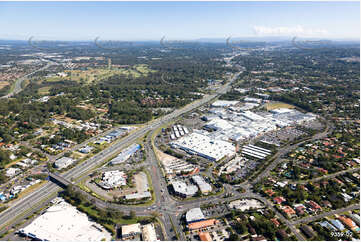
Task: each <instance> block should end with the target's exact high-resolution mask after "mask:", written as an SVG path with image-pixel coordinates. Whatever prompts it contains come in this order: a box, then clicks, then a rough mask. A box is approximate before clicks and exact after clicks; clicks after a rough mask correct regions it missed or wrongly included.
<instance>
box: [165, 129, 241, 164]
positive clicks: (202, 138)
mask: <svg viewBox="0 0 361 242" xmlns="http://www.w3.org/2000/svg"><path fill="white" fill-rule="evenodd" d="M171 146H172V147H174V148H179V149H182V150H184V151H186V152H188V153H190V154H196V155H198V156H201V157H204V158H206V159H209V160H211V161H218V160H220V159H222V158H223V157H231V156H233V155H235V153H236V148H235V146H234V145H233V144H232V143H230V142H227V141H222V140H216V139H211V138H210V137H208V136H206V135H204V134H200V133H197V132H194V133H192V134H190V135H188V136H184V137H182V138H181V139H179V140H177V141H174V142H172V143H171Z"/></svg>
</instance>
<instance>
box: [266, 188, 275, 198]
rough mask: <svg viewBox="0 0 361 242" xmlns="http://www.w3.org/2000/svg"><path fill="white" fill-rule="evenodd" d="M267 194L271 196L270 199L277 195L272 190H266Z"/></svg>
mask: <svg viewBox="0 0 361 242" xmlns="http://www.w3.org/2000/svg"><path fill="white" fill-rule="evenodd" d="M265 193H266V194H267V195H268V196H270V197H272V196H273V195H274V194H275V192H274V191H272V189H268V190H266V191H265Z"/></svg>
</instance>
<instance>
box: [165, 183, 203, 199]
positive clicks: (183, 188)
mask: <svg viewBox="0 0 361 242" xmlns="http://www.w3.org/2000/svg"><path fill="white" fill-rule="evenodd" d="M171 184H172V187H173V190H174V192H175V194H177V195H178V196H181V197H184V198H186V197H192V196H194V195H195V194H196V193H197V192H198V187H197V186H195V185H187V184H186V183H185V182H183V181H172V182H171Z"/></svg>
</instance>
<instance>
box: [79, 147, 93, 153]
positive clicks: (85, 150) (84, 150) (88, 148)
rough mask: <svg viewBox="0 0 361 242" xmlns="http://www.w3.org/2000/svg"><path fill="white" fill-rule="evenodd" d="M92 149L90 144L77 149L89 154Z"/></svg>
mask: <svg viewBox="0 0 361 242" xmlns="http://www.w3.org/2000/svg"><path fill="white" fill-rule="evenodd" d="M93 149H94V147H92V146H85V147H82V148H80V149H79V150H78V151H79V152H80V153H83V154H89V153H90V152H91V151H92V150H93Z"/></svg>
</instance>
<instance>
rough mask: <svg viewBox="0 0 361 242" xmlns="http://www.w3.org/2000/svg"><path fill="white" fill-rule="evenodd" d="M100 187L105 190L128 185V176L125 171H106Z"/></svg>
mask: <svg viewBox="0 0 361 242" xmlns="http://www.w3.org/2000/svg"><path fill="white" fill-rule="evenodd" d="M99 185H100V186H101V187H102V188H104V189H112V188H116V187H120V186H125V185H127V175H126V174H125V173H124V172H123V171H119V170H115V171H106V172H104V173H103V175H102V180H101V182H99Z"/></svg>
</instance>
